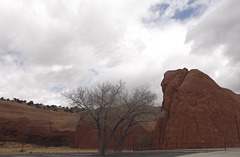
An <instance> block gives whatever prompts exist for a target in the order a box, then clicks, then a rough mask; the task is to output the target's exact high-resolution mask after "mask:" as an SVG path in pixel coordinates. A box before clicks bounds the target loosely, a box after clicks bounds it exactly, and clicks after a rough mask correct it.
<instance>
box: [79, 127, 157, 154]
mask: <svg viewBox="0 0 240 157" xmlns="http://www.w3.org/2000/svg"><path fill="white" fill-rule="evenodd" d="M154 126H155V122H148V123H144V124H141V125H139V126H138V127H137V128H136V129H135V131H134V132H133V133H132V134H130V135H129V136H127V137H126V139H125V142H124V145H123V149H124V150H132V149H138V148H139V147H142V146H143V144H144V146H146V145H148V146H151V144H152V142H153V141H152V140H153V131H154ZM115 135H116V136H117V138H119V136H120V134H119V131H118V130H117V131H116V133H115ZM107 136H109V134H108V135H107ZM75 146H76V148H81V149H98V133H97V129H93V128H89V127H87V126H80V125H79V126H77V128H76V134H75ZM118 148H119V144H118V143H117V142H116V141H115V140H114V139H113V138H112V140H111V141H110V143H109V146H108V149H110V150H118Z"/></svg>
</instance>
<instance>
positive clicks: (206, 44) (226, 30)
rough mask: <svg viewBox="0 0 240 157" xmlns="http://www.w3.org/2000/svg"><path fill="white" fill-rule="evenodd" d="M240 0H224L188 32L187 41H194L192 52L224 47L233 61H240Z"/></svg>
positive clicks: (199, 52) (205, 51)
mask: <svg viewBox="0 0 240 157" xmlns="http://www.w3.org/2000/svg"><path fill="white" fill-rule="evenodd" d="M239 19H240V1H236V0H228V1H222V3H221V5H220V6H219V7H218V8H216V10H214V11H213V12H211V13H210V14H208V15H207V16H205V17H204V18H203V19H202V20H201V21H200V22H199V23H198V24H197V25H196V26H193V27H192V28H191V29H190V30H189V32H188V33H187V37H186V42H191V41H192V42H193V43H192V53H196V54H203V55H205V54H207V53H212V52H213V51H214V50H216V49H219V48H222V50H223V53H224V55H225V56H226V57H228V58H229V59H230V60H231V62H234V63H236V62H239V61H240V53H239V50H240V45H239V43H238V41H239V40H240V36H239V33H240V20H239Z"/></svg>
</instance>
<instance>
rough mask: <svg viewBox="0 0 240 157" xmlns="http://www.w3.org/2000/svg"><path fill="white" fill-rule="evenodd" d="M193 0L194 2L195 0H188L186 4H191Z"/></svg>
mask: <svg viewBox="0 0 240 157" xmlns="http://www.w3.org/2000/svg"><path fill="white" fill-rule="evenodd" d="M194 2H196V0H189V1H188V3H187V4H188V5H191V4H193V3H194Z"/></svg>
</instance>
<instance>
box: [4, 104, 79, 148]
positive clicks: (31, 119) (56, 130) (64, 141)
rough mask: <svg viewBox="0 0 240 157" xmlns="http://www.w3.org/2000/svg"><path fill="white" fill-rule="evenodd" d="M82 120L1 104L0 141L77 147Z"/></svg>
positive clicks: (74, 115) (21, 106)
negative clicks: (76, 136)
mask: <svg viewBox="0 0 240 157" xmlns="http://www.w3.org/2000/svg"><path fill="white" fill-rule="evenodd" d="M78 118H79V116H78V115H76V114H75V113H65V112H54V111H52V110H44V109H39V108H36V107H34V106H27V105H26V104H21V103H16V102H11V101H5V100H0V141H3V142H4V141H13V142H24V143H32V144H38V145H45V146H72V147H73V146H74V145H75V143H74V133H75V129H76V124H77V122H78Z"/></svg>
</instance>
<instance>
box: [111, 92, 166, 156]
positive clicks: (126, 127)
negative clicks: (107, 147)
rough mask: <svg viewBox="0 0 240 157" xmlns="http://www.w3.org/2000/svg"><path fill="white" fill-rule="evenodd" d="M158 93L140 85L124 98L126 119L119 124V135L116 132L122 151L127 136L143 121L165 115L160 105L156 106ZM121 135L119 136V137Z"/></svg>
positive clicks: (123, 105)
mask: <svg viewBox="0 0 240 157" xmlns="http://www.w3.org/2000/svg"><path fill="white" fill-rule="evenodd" d="M155 99H156V95H155V94H154V93H152V92H151V91H150V90H149V89H148V87H139V88H136V89H134V90H133V91H132V93H130V94H128V93H127V95H125V96H124V98H123V100H124V101H123V104H122V106H121V107H122V108H125V111H124V112H123V113H122V114H125V117H126V118H125V120H124V121H123V122H122V123H121V124H120V126H119V134H120V135H119V136H116V135H115V134H114V136H113V137H114V139H115V140H116V141H117V142H118V143H119V150H118V151H119V152H121V151H122V148H123V144H124V141H125V139H126V137H127V136H129V135H130V134H131V133H133V132H134V130H135V129H136V128H138V126H139V125H140V124H141V123H146V122H151V121H155V120H157V119H159V118H161V117H163V116H164V112H162V111H161V108H160V107H156V106H155V103H154V100H155ZM118 137H119V138H118Z"/></svg>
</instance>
